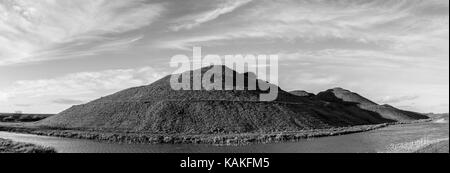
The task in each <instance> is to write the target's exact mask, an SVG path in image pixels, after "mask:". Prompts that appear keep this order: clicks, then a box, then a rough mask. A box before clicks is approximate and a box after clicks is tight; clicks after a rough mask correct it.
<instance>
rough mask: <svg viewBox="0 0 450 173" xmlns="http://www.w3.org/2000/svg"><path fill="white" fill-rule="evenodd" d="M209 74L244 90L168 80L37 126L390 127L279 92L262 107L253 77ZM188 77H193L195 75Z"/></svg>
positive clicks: (157, 130)
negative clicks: (185, 86) (175, 85)
mask: <svg viewBox="0 0 450 173" xmlns="http://www.w3.org/2000/svg"><path fill="white" fill-rule="evenodd" d="M212 68H221V69H222V70H223V72H224V73H223V74H224V75H222V76H220V77H219V78H214V79H211V80H226V79H227V78H233V79H235V78H236V76H241V77H242V76H244V78H245V81H246V82H245V88H244V90H238V89H237V86H235V85H233V86H232V87H231V88H232V89H231V90H206V89H204V88H202V89H201V90H197V91H194V90H173V89H172V88H171V85H170V81H171V78H172V76H171V75H169V76H166V77H164V78H162V79H160V80H158V81H156V82H154V83H152V84H150V85H147V86H140V87H134V88H130V89H126V90H123V91H120V92H117V93H115V94H112V95H109V96H106V97H102V98H99V99H97V100H94V101H91V102H89V103H87V104H83V105H77V106H73V107H71V108H69V109H67V110H65V111H63V112H61V113H59V114H57V115H55V116H52V117H50V118H48V119H45V120H43V121H40V122H38V123H37V125H38V126H45V127H54V128H67V129H90V130H105V131H106V130H108V131H124V132H125V131H126V132H129V131H133V132H147V133H154V134H214V133H246V132H273V131H298V130H309V129H324V128H332V127H347V126H354V125H367V124H380V123H386V122H393V120H392V119H387V118H386V117H383V116H381V115H379V114H377V113H376V112H373V111H368V110H364V109H361V108H360V107H358V106H357V105H353V104H344V103H342V102H338V101H333V102H329V101H324V100H321V99H317V98H314V97H300V96H296V95H293V94H290V93H288V92H286V91H284V90H282V89H280V88H279V87H278V86H275V88H277V89H278V98H277V99H276V100H274V101H265V102H262V101H260V100H259V96H260V94H261V93H264V92H265V91H261V90H249V89H248V81H249V79H252V78H256V75H254V74H252V73H238V72H236V71H232V70H231V69H229V68H227V67H225V66H211V67H205V68H202V69H198V70H200V71H201V73H200V74H201V75H202V76H204V75H205V74H206V72H207V71H208V70H210V69H212ZM227 70H228V71H229V70H231V71H232V73H231V74H233V76H227V74H230V73H225V71H227ZM186 73H192V74H195V73H194V71H189V72H186ZM258 81H259V80H258ZM191 82H192V78H191ZM260 82H261V81H260ZM262 82H264V81H262ZM267 84H269V83H267ZM269 85H273V84H269ZM228 87H230V86H228ZM272 88H273V87H272ZM322 95H327V93H324V94H322ZM325 100H327V99H325Z"/></svg>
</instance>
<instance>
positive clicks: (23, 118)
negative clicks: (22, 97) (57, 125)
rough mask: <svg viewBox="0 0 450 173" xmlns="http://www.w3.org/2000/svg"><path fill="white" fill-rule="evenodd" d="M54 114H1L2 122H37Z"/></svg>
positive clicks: (0, 119) (0, 120)
mask: <svg viewBox="0 0 450 173" xmlns="http://www.w3.org/2000/svg"><path fill="white" fill-rule="evenodd" d="M50 116H53V114H22V113H0V122H35V121H39V120H42V119H45V118H48V117H50Z"/></svg>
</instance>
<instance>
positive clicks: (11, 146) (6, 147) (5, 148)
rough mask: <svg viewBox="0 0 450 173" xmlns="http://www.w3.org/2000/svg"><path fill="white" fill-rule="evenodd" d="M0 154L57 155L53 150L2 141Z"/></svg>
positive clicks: (0, 142) (0, 141)
mask: <svg viewBox="0 0 450 173" xmlns="http://www.w3.org/2000/svg"><path fill="white" fill-rule="evenodd" d="M0 153H56V151H55V150H54V149H52V148H48V147H41V146H37V145H33V144H27V143H20V142H14V141H11V140H6V139H0Z"/></svg>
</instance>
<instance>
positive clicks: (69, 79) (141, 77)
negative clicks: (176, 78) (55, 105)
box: [0, 67, 163, 102]
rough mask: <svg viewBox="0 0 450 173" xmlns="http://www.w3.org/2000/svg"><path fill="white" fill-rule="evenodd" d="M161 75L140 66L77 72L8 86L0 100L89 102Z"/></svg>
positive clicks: (148, 82) (149, 68) (147, 82)
mask: <svg viewBox="0 0 450 173" xmlns="http://www.w3.org/2000/svg"><path fill="white" fill-rule="evenodd" d="M162 74H163V73H162V72H159V71H157V70H155V69H153V68H151V67H143V68H137V69H117V70H105V71H99V72H80V73H73V74H67V75H64V76H62V77H58V78H52V79H40V80H26V81H17V82H15V83H14V84H13V85H12V86H11V87H9V88H6V89H3V90H0V94H1V93H3V94H1V95H0V96H1V97H0V98H2V100H3V101H4V102H5V101H11V100H14V99H17V98H27V99H30V98H38V97H58V98H66V97H68V98H72V97H89V98H88V99H94V98H92V97H95V96H98V95H99V94H101V93H103V94H105V92H112V91H117V90H121V89H126V88H128V87H133V86H139V85H146V84H150V83H151V82H154V81H155V80H157V79H159V78H161V77H162ZM94 95H95V96H94ZM0 101H1V100H0Z"/></svg>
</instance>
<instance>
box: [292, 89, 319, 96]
mask: <svg viewBox="0 0 450 173" xmlns="http://www.w3.org/2000/svg"><path fill="white" fill-rule="evenodd" d="M289 93H291V94H293V95H296V96H299V97H314V96H316V95H314V94H313V93H309V92H306V91H303V90H297V91H291V92H289Z"/></svg>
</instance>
